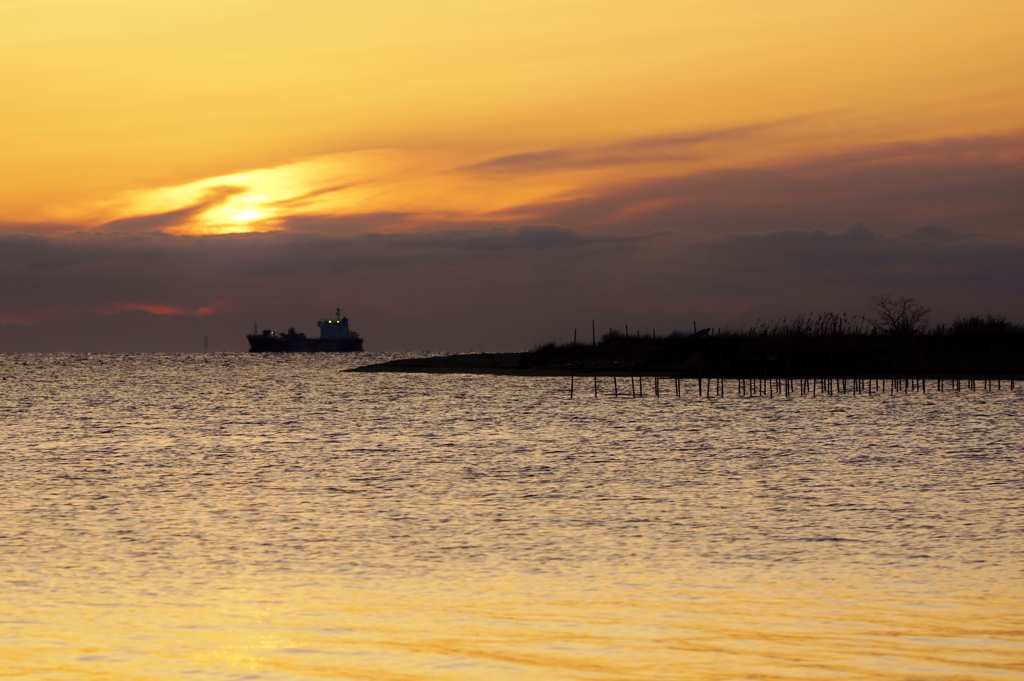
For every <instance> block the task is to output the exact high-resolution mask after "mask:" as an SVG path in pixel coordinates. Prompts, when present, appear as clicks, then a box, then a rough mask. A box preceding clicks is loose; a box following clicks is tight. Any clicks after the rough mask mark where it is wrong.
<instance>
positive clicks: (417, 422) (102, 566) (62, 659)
mask: <svg viewBox="0 0 1024 681" xmlns="http://www.w3.org/2000/svg"><path fill="white" fill-rule="evenodd" d="M378 359H381V357H380V356H373V355H362V356H358V357H354V356H283V357H270V356H267V357H261V356H249V355H180V356H173V355H127V356H119V355H6V356H0V377H2V381H0V390H2V393H0V677H3V678H12V679H23V678H24V679H74V680H78V679H140V680H143V679H145V680H149V679H186V678H188V679H268V680H278V679H382V680H395V681H399V680H400V681H411V680H414V679H588V680H591V679H592V680H606V679H691V678H693V679H867V678H872V679H874V678H877V679H967V678H970V679H1011V678H1012V679H1020V678H1024V581H1022V577H1024V475H1022V473H1024V425H1022V418H1021V416H1022V407H1024V392H1022V390H1021V389H1020V388H1019V387H1018V389H1017V391H1016V392H1015V393H1011V392H1010V391H1009V390H1008V389H1007V388H1008V386H1007V385H1006V384H1005V383H1004V384H1003V386H1002V388H1003V389H1002V390H1001V391H992V392H976V393H967V392H963V393H955V392H945V393H941V394H940V393H937V392H935V391H933V390H929V392H927V393H926V394H924V395H922V394H910V395H896V396H889V395H884V396H879V395H874V396H871V397H868V396H866V395H858V396H856V397H854V396H851V395H845V396H844V395H835V396H832V397H822V396H820V395H819V396H817V397H793V398H792V399H779V398H777V397H776V398H775V399H768V398H740V397H736V396H735V395H734V392H735V386H731V387H730V389H727V390H726V395H725V396H724V397H720V398H714V399H711V400H708V399H701V398H699V397H697V396H696V395H695V393H696V384H695V383H694V385H685V386H684V391H683V395H682V397H681V398H676V397H675V396H674V394H673V395H672V396H671V397H667V396H665V395H664V393H663V394H662V397H660V398H653V397H650V396H647V397H644V398H643V399H624V398H619V399H613V398H612V397H611V396H610V395H609V394H608V392H609V391H610V390H611V385H610V381H608V379H601V380H602V383H601V385H600V391H601V395H600V397H598V398H597V399H595V398H594V397H593V392H592V385H590V384H588V385H587V388H588V389H589V390H591V392H590V393H589V395H588V394H587V393H586V392H585V391H584V392H582V393H577V395H576V397H575V399H573V400H571V401H570V400H568V399H567V397H568V395H567V388H568V385H567V383H568V381H567V380H566V379H560V378H517V377H491V376H439V375H399V374H351V373H342V372H341V370H342V369H343V368H345V367H346V366H350V365H351V364H352V363H354V362H367V361H372V360H378Z"/></svg>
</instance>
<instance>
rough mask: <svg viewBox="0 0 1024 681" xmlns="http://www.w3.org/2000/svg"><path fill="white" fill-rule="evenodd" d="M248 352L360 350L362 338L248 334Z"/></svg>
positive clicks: (361, 348)
mask: <svg viewBox="0 0 1024 681" xmlns="http://www.w3.org/2000/svg"><path fill="white" fill-rule="evenodd" d="M246 338H248V339H249V352H362V351H363V339H362V338H288V337H287V336H263V335H249V336H246Z"/></svg>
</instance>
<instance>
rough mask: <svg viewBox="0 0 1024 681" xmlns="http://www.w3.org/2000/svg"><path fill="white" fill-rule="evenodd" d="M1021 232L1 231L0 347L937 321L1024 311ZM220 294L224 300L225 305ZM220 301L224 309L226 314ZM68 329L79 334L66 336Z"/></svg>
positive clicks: (225, 344) (434, 345) (441, 339)
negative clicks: (894, 300)
mask: <svg viewBox="0 0 1024 681" xmlns="http://www.w3.org/2000/svg"><path fill="white" fill-rule="evenodd" d="M1021 282H1024V240H1022V239H1020V238H1017V237H1013V236H1007V235H999V234H980V233H973V232H967V231H963V230H956V229H952V228H946V227H944V226H942V225H938V226H936V225H929V226H923V227H922V229H919V230H908V231H906V232H903V233H899V234H886V233H884V232H882V231H878V230H875V229H872V228H871V227H869V226H865V225H862V224H855V225H852V226H849V227H846V228H843V229H840V230H824V229H815V230H801V229H788V230H776V231H770V232H748V233H732V234H725V235H721V236H708V235H694V234H690V233H687V232H681V231H675V232H662V233H657V234H645V235H635V236H630V235H600V234H592V233H587V232H583V231H580V230H571V229H568V228H566V227H561V226H556V225H534V226H523V227H520V228H515V229H505V228H502V229H489V230H464V229H456V230H441V231H437V232H429V233H417V234H362V235H355V236H332V235H325V234H299V233H288V232H278V233H268V234H242V235H225V236H218V237H171V236H167V235H162V234H156V233H121V234H93V235H82V234H79V235H73V236H67V237H51V238H26V237H12V236H0V351H11V350H31V349H35V350H89V351H103V350H133V351H148V350H167V351H183V350H190V349H191V350H199V349H200V348H201V347H202V346H201V341H202V339H203V337H207V336H208V337H210V338H211V339H212V340H211V347H213V348H214V349H234V350H243V349H245V347H246V346H245V339H244V335H245V333H246V332H247V331H248V330H250V329H251V328H252V321H253V319H257V320H258V321H259V322H260V324H261V328H287V327H288V326H295V327H296V328H298V329H299V330H303V331H306V332H313V333H315V328H311V327H313V322H314V321H315V319H317V318H318V317H321V316H323V315H324V314H327V313H328V312H329V311H331V310H333V309H334V308H335V307H342V308H344V309H345V311H346V314H348V315H349V317H350V318H351V319H352V320H353V326H354V327H355V328H356V329H357V330H359V331H360V332H362V333H364V335H365V336H366V338H367V347H368V349H370V350H379V349H396V350H397V349H434V350H442V349H444V350H472V349H491V350H500V349H517V348H524V347H530V346H531V345H533V344H535V343H538V342H543V341H546V340H549V339H557V338H563V339H564V338H565V337H566V334H567V333H568V334H569V337H571V330H572V328H573V327H578V328H582V327H585V326H588V325H589V324H590V320H591V319H594V320H596V321H597V324H598V326H599V327H603V328H608V327H609V326H616V327H618V328H621V327H622V326H623V325H624V324H629V325H630V328H656V329H659V330H664V331H669V330H672V329H674V328H690V327H691V326H692V323H693V321H699V323H700V324H701V325H703V326H708V325H712V324H714V325H720V326H724V325H726V324H729V323H738V321H739V319H740V317H743V316H745V317H746V319H747V321H748V322H749V321H752V319H753V318H754V317H755V316H758V315H760V316H775V315H778V316H781V315H784V314H796V313H809V312H816V311H822V310H824V309H831V310H837V311H847V312H850V313H851V314H857V313H862V312H866V311H867V309H866V308H867V304H868V300H869V298H870V296H871V295H873V294H875V293H878V292H880V291H888V290H895V291H898V292H901V293H907V294H910V295H914V296H917V297H919V298H920V299H922V300H923V301H924V302H925V303H926V304H927V305H929V307H932V308H933V309H935V311H936V312H935V320H936V321H942V320H944V319H951V318H952V317H954V316H955V315H957V314H963V313H970V312H982V313H984V312H993V313H1001V314H1007V315H1009V316H1011V317H1013V318H1016V319H1024V296H1022V293H1024V291H1022V289H1024V284H1022V283H1021ZM213 301H216V302H213ZM225 301H230V304H227V303H226V302H225ZM67 328H73V329H75V330H76V333H73V334H68V333H62V332H60V330H61V329H67Z"/></svg>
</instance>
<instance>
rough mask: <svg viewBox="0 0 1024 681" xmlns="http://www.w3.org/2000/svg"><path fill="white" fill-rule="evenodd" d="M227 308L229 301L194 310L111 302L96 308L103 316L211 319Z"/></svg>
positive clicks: (161, 305) (170, 306)
mask: <svg viewBox="0 0 1024 681" xmlns="http://www.w3.org/2000/svg"><path fill="white" fill-rule="evenodd" d="M225 307H227V301H217V302H215V303H212V304H210V305H201V306H199V307H197V308H194V309H189V308H184V307H179V306H176V305H164V304H160V303H124V302H110V303H103V304H102V305H100V306H98V307H96V308H95V310H96V312H97V313H99V314H102V315H113V314H121V313H123V312H148V313H149V314H155V315H161V316H175V315H178V316H186V317H209V316H210V315H214V314H217V313H218V312H220V311H222V310H223V309H224V308H225Z"/></svg>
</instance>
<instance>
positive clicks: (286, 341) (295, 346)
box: [246, 309, 363, 352]
mask: <svg viewBox="0 0 1024 681" xmlns="http://www.w3.org/2000/svg"><path fill="white" fill-rule="evenodd" d="M336 314H337V316H336V317H335V318H334V319H321V320H319V321H318V322H317V323H316V325H317V326H319V327H320V337H319V338H306V334H304V333H297V332H296V331H295V329H294V328H290V329H288V331H286V332H285V333H275V332H273V331H271V330H270V329H264V330H263V332H262V333H257V332H256V328H257V327H256V322H253V324H252V333H251V334H249V335H247V336H246V338H248V339H249V352H362V350H363V339H362V338H361V337H360V336H359V334H358V333H356V332H355V331H352V330H351V329H349V328H348V317H342V316H341V310H340V309H338V310H337V312H336Z"/></svg>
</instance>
